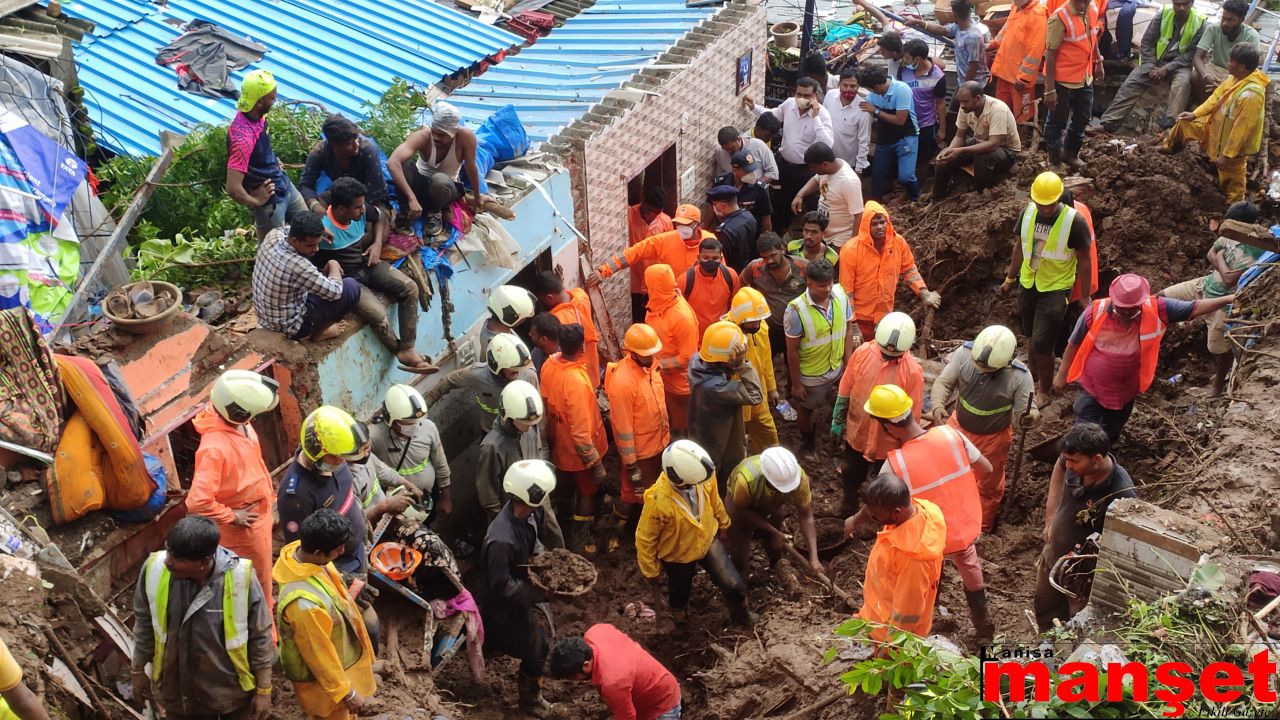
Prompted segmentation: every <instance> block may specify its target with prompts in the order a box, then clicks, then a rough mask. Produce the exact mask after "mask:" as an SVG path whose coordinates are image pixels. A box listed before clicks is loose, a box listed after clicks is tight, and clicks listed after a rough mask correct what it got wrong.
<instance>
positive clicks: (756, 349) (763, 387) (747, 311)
mask: <svg viewBox="0 0 1280 720" xmlns="http://www.w3.org/2000/svg"><path fill="white" fill-rule="evenodd" d="M770 315H772V313H771V312H770V310H769V303H768V301H766V300H765V298H764V295H762V294H760V291H759V290H756V289H755V288H749V287H744V288H742V289H741V290H739V291H738V292H737V293H736V294H734V296H733V305H732V306H730V308H729V314H728V315H725V319H726V320H730V321H732V322H734V323H736V324H737V325H738V328H739V329H740V330H742V334H743V335H745V336H746V338H747V357H746V359H747V362H749V363H750V364H751V367H753V368H755V370H756V375H758V376H759V377H760V392H761V393H763V394H764V397H763V398H762V399H761V400H760V402H758V403H756V404H755V405H751V406H749V407H744V408H743V409H742V417H743V420H745V421H746V428H745V429H746V433H747V446H748V449H749V451H750V452H753V453H758V452H761V451H762V450H764V449H765V448H767V447H773V446H774V445H777V444H778V428H777V426H776V425H774V422H773V413H772V412H770V411H769V409H770V408H772V407H773V406H775V405H777V404H778V380H777V378H776V377H775V376H774V374H773V348H772V347H771V346H770V345H769V333H768V332H761V330H762V329H763V327H764V322H765V321H766V320H768V319H769V317H770Z"/></svg>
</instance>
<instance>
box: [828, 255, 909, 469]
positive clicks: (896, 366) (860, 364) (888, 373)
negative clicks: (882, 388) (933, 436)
mask: <svg viewBox="0 0 1280 720" xmlns="http://www.w3.org/2000/svg"><path fill="white" fill-rule="evenodd" d="M845 247H848V245H846V246H845ZM877 385H897V386H898V387H900V388H902V389H903V390H904V391H905V392H906V393H907V395H909V396H911V403H912V405H911V414H912V415H914V416H915V418H916V420H919V419H920V413H921V412H922V411H923V408H924V370H923V369H922V368H921V367H920V362H919V361H918V360H916V358H915V356H914V355H912V354H911V353H907V354H906V355H903V356H902V357H901V358H900V359H898V360H894V361H885V359H884V358H883V357H881V356H880V346H879V345H877V344H876V342H875V341H874V340H868V341H867V342H864V343H862V345H860V346H858V348H857V349H856V350H854V351H853V354H852V355H850V356H849V364H848V366H846V367H845V370H844V376H843V377H841V378H840V390H839V392H838V393H837V395H838V396H839V397H842V398H849V414H848V416H847V418H846V420H845V426H844V437H845V442H847V443H849V447H851V448H853V449H854V450H857V451H858V452H860V453H862V455H863V457H865V458H867V459H868V460H883V459H885V457H887V456H888V453H889V451H890V450H893V449H895V448H897V447H898V443H897V442H895V441H894V440H893V438H891V437H889V435H888V434H886V433H885V431H884V430H882V429H881V428H880V423H877V422H874V421H873V420H872V419H871V416H870V415H868V414H867V411H866V410H863V409H862V406H863V405H864V404H865V403H866V402H867V398H868V397H870V396H871V388H874V387H875V386H877Z"/></svg>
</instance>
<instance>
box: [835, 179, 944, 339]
mask: <svg viewBox="0 0 1280 720" xmlns="http://www.w3.org/2000/svg"><path fill="white" fill-rule="evenodd" d="M877 215H884V216H885V219H886V220H888V223H889V226H888V227H887V228H886V229H885V239H884V252H883V253H878V252H876V246H875V243H874V242H873V241H872V240H871V219H872V218H874V217H875V216H877ZM898 278H902V279H903V280H905V281H906V282H907V284H908V285H910V286H911V290H912V292H914V293H915V294H917V295H919V294H920V293H921V292H922V291H923V290H924V289H925V284H924V278H922V277H920V271H919V270H917V269H916V259H915V256H914V255H912V254H911V248H910V247H908V246H907V240H906V238H904V237H902V236H901V235H899V234H898V233H897V232H895V231H894V229H893V221H892V220H889V213H888V212H887V211H886V210H885V209H884V206H883V205H881V204H880V203H878V202H876V201H874V200H870V201H868V202H867V204H866V207H865V208H863V212H862V224H861V225H859V227H858V234H857V235H856V236H855V237H854V238H853V239H852V240H850V241H849V242H847V243H845V244H844V247H842V248H840V287H842V288H844V289H845V292H847V293H849V299H850V300H851V301H852V302H853V318H854V319H855V320H864V321H870V322H873V323H878V322H880V318H882V317H884V316H885V315H888V314H889V313H891V312H893V296H894V293H896V292H897V290H898Z"/></svg>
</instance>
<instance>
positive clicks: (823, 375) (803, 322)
mask: <svg viewBox="0 0 1280 720" xmlns="http://www.w3.org/2000/svg"><path fill="white" fill-rule="evenodd" d="M834 280H835V268H833V267H831V263H829V262H827V261H826V260H823V259H819V260H814V261H813V262H811V263H809V266H808V267H807V268H806V269H805V283H806V289H805V291H804V293H802V294H801V295H800V297H797V298H796V299H794V300H792V301H791V302H789V303H787V310H786V314H785V315H784V316H783V321H782V324H783V332H785V333H786V336H787V371H788V372H789V373H790V375H791V404H792V405H793V406H794V407H795V410H796V417H797V424H798V425H799V427H800V440H801V444H802V447H801V450H802V452H804V453H806V454H812V453H814V452H815V451H816V450H815V445H814V432H813V413H814V412H815V411H817V409H818V408H819V407H821V406H822V404H823V403H824V402H826V400H827V399H828V398H829V397H831V391H832V390H833V389H835V387H836V385H837V384H838V383H839V382H840V373H841V372H842V370H843V368H844V367H845V364H846V363H847V362H848V360H849V355H850V354H851V353H852V352H853V347H854V344H855V342H854V338H856V337H857V328H856V327H855V326H854V324H853V310H852V309H851V308H850V307H849V296H847V295H845V291H844V288H842V287H841V286H840V285H837V284H835V283H834Z"/></svg>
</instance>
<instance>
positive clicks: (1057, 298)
mask: <svg viewBox="0 0 1280 720" xmlns="http://www.w3.org/2000/svg"><path fill="white" fill-rule="evenodd" d="M1064 7H1065V6H1064ZM1062 190H1063V185H1062V178H1060V177H1058V176H1057V175H1056V174H1054V173H1052V172H1043V173H1040V174H1039V175H1038V176H1036V179H1035V180H1034V181H1033V182H1032V183H1031V202H1029V203H1028V204H1027V207H1026V208H1025V209H1024V210H1023V211H1022V215H1021V216H1019V218H1018V228H1019V230H1018V241H1017V242H1015V243H1014V245H1013V256H1012V257H1011V258H1010V259H1009V272H1008V273H1007V274H1006V275H1005V277H1004V283H1003V284H1001V286H1000V292H1002V293H1004V292H1008V291H1009V289H1010V288H1011V287H1013V285H1014V283H1017V284H1018V285H1019V287H1020V288H1021V291H1020V292H1021V294H1020V295H1019V299H1018V307H1019V311H1020V313H1021V315H1022V332H1023V334H1024V335H1026V336H1027V342H1028V343H1029V344H1030V348H1031V353H1030V355H1031V370H1032V375H1033V376H1034V378H1035V382H1036V406H1037V407H1044V406H1045V405H1048V404H1049V399H1050V398H1049V393H1050V390H1051V388H1052V383H1053V380H1052V378H1053V348H1054V343H1056V342H1057V339H1058V331H1059V329H1060V327H1061V325H1062V321H1063V317H1064V316H1065V314H1066V311H1067V299H1068V298H1069V297H1071V289H1072V287H1074V286H1075V284H1076V277H1078V276H1082V277H1089V276H1090V273H1091V270H1090V269H1089V268H1090V264H1091V261H1090V254H1089V245H1090V241H1089V237H1090V235H1089V226H1088V224H1087V223H1086V222H1085V220H1084V217H1082V216H1081V215H1080V213H1079V212H1077V211H1076V209H1075V208H1074V207H1069V206H1067V205H1065V204H1064V203H1062V202H1061V199H1062ZM1088 304H1089V301H1088V299H1086V298H1083V297H1082V298H1081V299H1080V307H1081V309H1084V308H1085V307H1087V306H1088Z"/></svg>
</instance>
